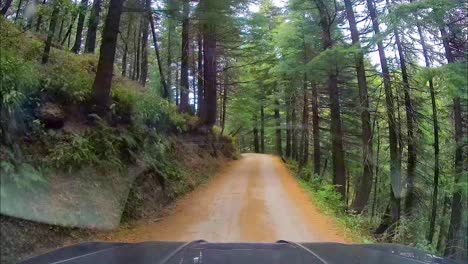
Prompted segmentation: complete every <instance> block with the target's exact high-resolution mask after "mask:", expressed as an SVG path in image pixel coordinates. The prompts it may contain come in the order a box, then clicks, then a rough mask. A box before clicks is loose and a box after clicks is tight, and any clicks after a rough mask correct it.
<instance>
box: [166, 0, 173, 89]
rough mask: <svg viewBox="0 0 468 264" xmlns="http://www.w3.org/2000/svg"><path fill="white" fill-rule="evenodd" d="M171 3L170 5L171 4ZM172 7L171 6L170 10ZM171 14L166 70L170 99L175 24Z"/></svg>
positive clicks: (169, 18)
mask: <svg viewBox="0 0 468 264" xmlns="http://www.w3.org/2000/svg"><path fill="white" fill-rule="evenodd" d="M170 2H171V1H169V2H168V3H170ZM171 8H172V7H171V6H169V10H170V9H171ZM170 16H171V14H169V16H168V18H167V19H168V26H167V28H168V29H167V30H168V32H167V62H166V64H167V69H166V76H167V88H168V89H169V91H170V93H169V96H170V97H169V98H172V32H174V29H175V28H174V22H173V21H172V18H171V17H170Z"/></svg>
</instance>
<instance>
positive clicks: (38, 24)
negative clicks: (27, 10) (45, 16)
mask: <svg viewBox="0 0 468 264" xmlns="http://www.w3.org/2000/svg"><path fill="white" fill-rule="evenodd" d="M46 2H47V0H42V4H41V5H42V6H44V5H45V4H46ZM38 8H41V6H39V7H38ZM41 26H42V13H39V16H38V17H37V22H36V32H39V30H41Z"/></svg>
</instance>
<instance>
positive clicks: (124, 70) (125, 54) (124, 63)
mask: <svg viewBox="0 0 468 264" xmlns="http://www.w3.org/2000/svg"><path fill="white" fill-rule="evenodd" d="M131 30H132V23H131V22H130V23H128V26H127V34H126V37H125V41H124V50H123V55H122V76H124V77H125V76H126V75H127V64H128V62H127V57H128V41H129V39H130V31H131ZM129 77H130V75H129Z"/></svg>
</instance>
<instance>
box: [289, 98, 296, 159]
mask: <svg viewBox="0 0 468 264" xmlns="http://www.w3.org/2000/svg"><path fill="white" fill-rule="evenodd" d="M291 96H292V97H291V106H290V107H291V129H290V130H291V157H292V159H293V160H296V161H297V115H296V104H297V103H296V94H295V93H293V94H292V95H291Z"/></svg>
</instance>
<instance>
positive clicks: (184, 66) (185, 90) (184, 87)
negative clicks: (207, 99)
mask: <svg viewBox="0 0 468 264" xmlns="http://www.w3.org/2000/svg"><path fill="white" fill-rule="evenodd" d="M189 9H190V4H189V0H183V8H182V13H183V18H182V53H181V54H182V59H181V63H180V104H179V110H180V111H181V112H183V113H188V112H190V104H189V79H188V70H189V51H190V45H189V44H190V41H189Z"/></svg>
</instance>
